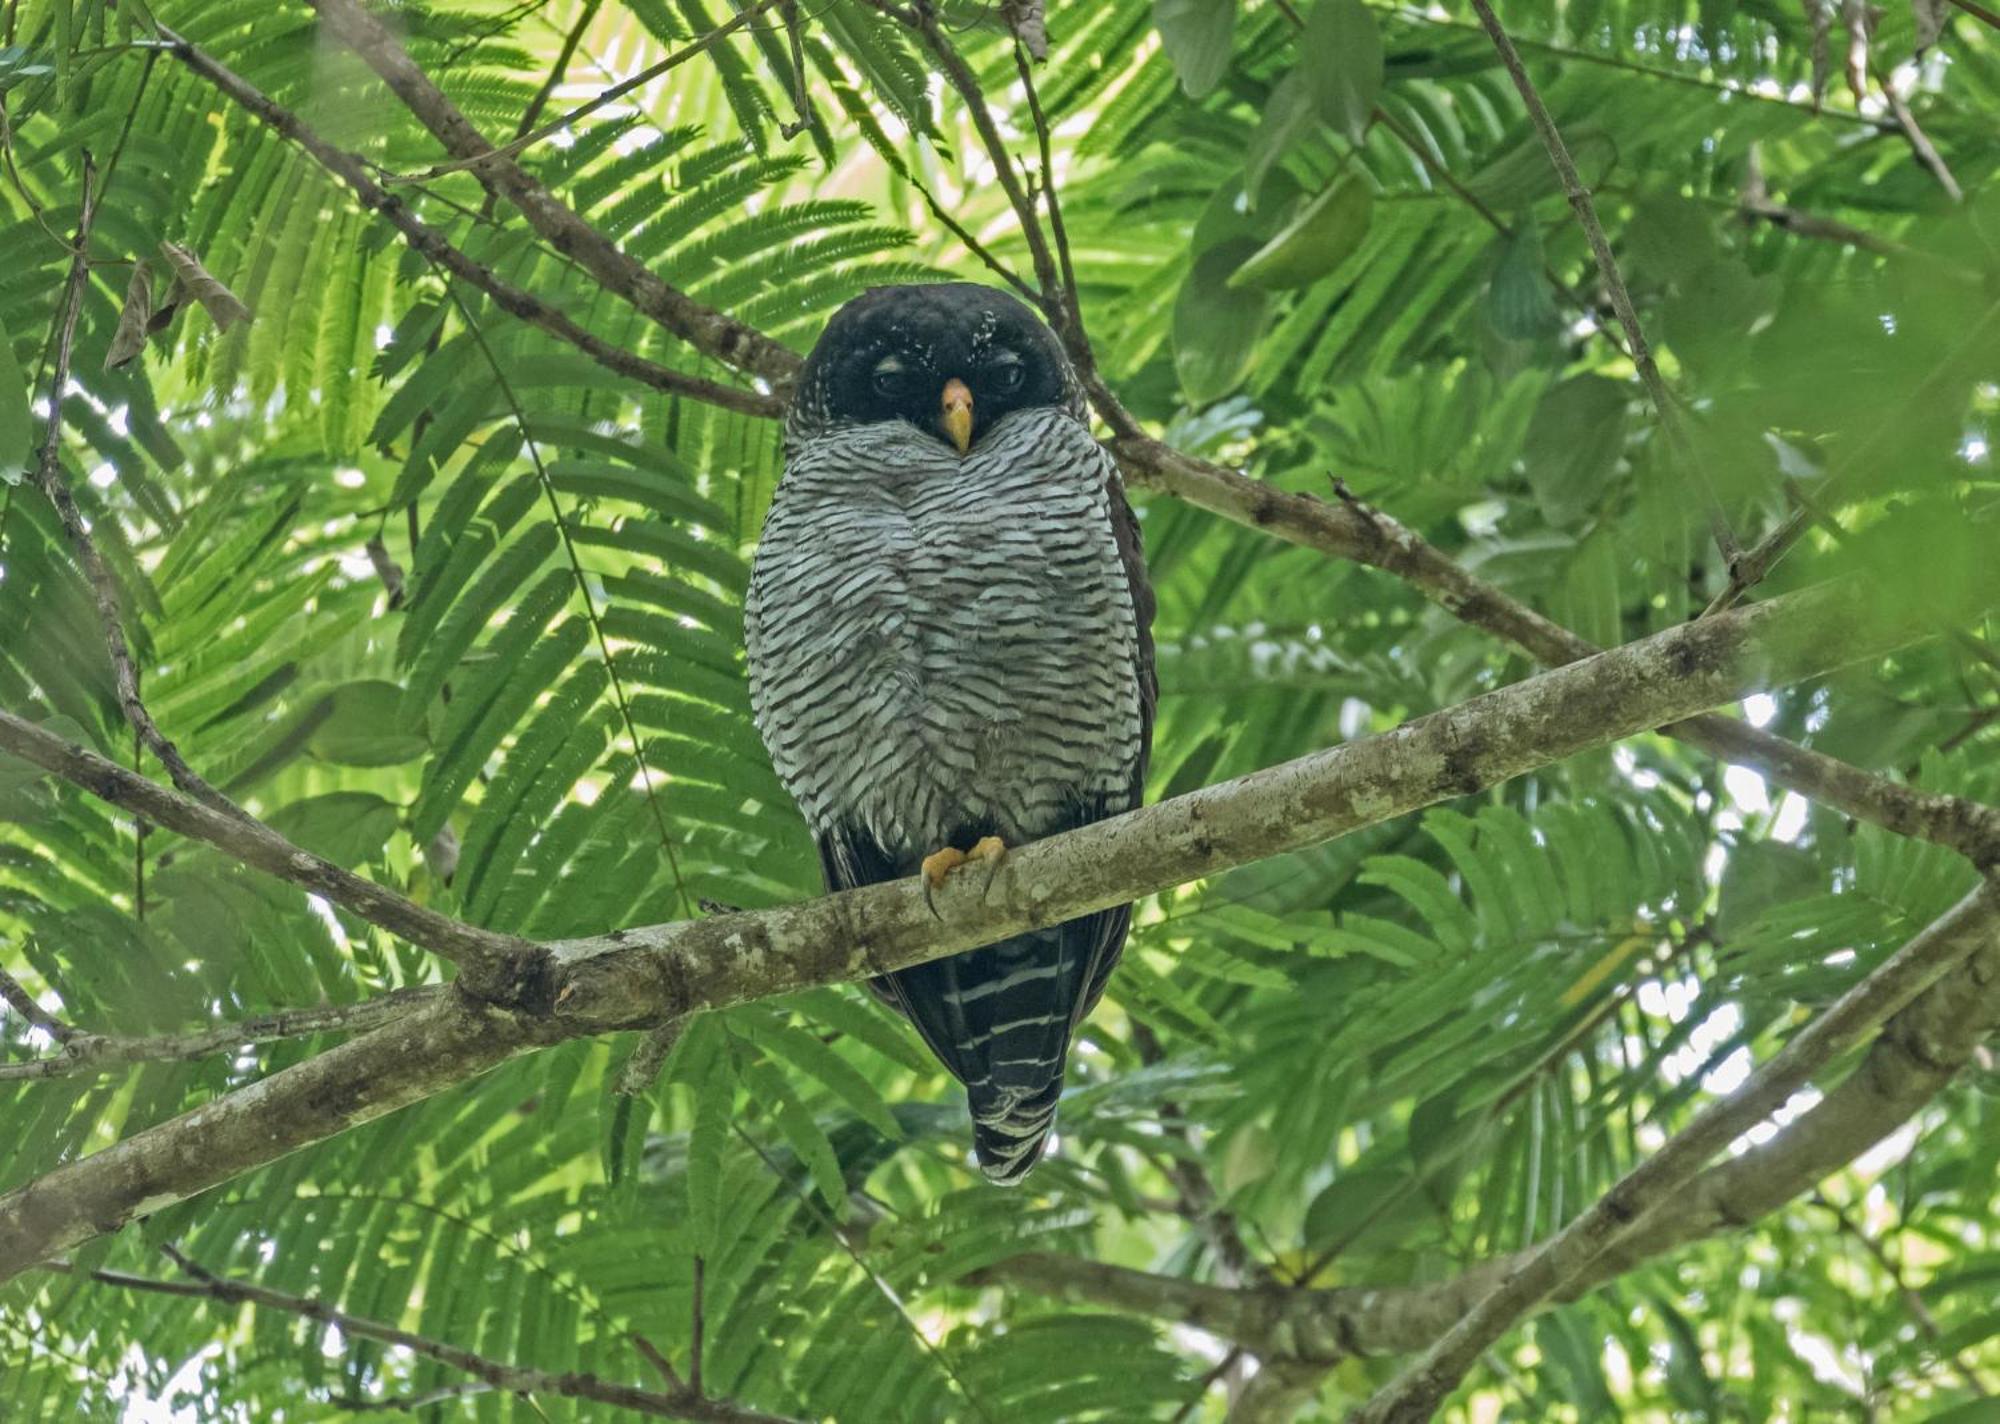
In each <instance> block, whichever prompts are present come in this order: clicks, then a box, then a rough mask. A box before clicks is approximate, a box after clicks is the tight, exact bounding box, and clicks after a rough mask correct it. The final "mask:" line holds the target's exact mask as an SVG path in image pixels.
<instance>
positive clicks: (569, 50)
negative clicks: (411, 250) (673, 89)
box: [387, 0, 783, 183]
mask: <svg viewBox="0 0 2000 1424" xmlns="http://www.w3.org/2000/svg"><path fill="white" fill-rule="evenodd" d="M781 3H783V0H755V3H754V4H752V5H749V6H746V7H745V8H744V9H741V10H738V11H737V12H736V13H735V14H734V15H732V16H730V17H729V18H728V19H727V20H724V21H723V22H722V23H721V24H719V25H717V26H716V27H715V28H714V29H712V30H710V31H709V32H708V33H707V34H705V35H702V36H701V37H700V38H698V39H694V40H691V41H689V42H688V43H687V44H685V45H682V46H681V47H680V48H679V49H677V50H675V51H674V52H673V53H672V54H670V55H668V56H667V57H666V58H664V59H662V60H659V61H658V62H656V63H653V64H649V65H647V66H646V67H645V68H644V69H642V70H640V71H639V72H638V73H637V74H634V75H633V76H632V77H631V78H629V79H621V80H619V81H618V82H617V83H616V84H613V85H611V86H610V87H608V88H607V89H605V90H604V91H603V92H602V93H600V94H598V95H597V96H596V97H595V98H592V99H590V100H589V101H588V102H586V103H582V104H578V105H577V106H576V107H575V108H574V109H571V110H570V111H569V112H567V113H565V114H563V115H562V116H561V117H559V118H555V119H551V120H550V121H549V122H548V123H546V124H543V125H542V126H541V127H540V128H533V127H531V126H532V125H533V124H534V122H535V120H536V119H537V118H538V117H539V116H540V112H541V106H542V105H544V104H546V103H547V102H548V99H549V96H550V95H551V94H552V93H553V92H554V91H555V87H556V85H557V84H558V83H560V82H561V79H562V72H563V69H564V67H565V66H566V64H567V62H568V58H569V56H570V55H572V54H574V53H575V52H576V44H577V41H578V40H579V39H580V38H581V36H582V33H583V25H584V22H583V21H579V22H578V24H577V26H576V28H575V29H574V30H572V31H571V32H570V35H569V37H568V38H567V39H566V40H565V41H564V44H563V53H562V54H561V55H560V56H558V59H557V63H556V65H555V68H554V69H553V70H552V71H551V73H550V75H549V82H548V84H547V85H546V86H544V88H543V89H542V91H541V92H540V93H538V94H537V95H536V96H535V100H536V102H535V103H533V104H531V105H529V108H528V112H527V113H526V114H525V115H524V116H523V126H524V129H525V130H526V131H524V132H523V133H521V134H520V135H519V136H517V137H515V138H512V139H509V140H508V141H507V142H506V143H504V144H502V145H501V146H500V147H498V148H496V149H494V150H493V151H492V152H491V153H490V154H479V155H476V156H474V157H471V158H461V159H458V160H456V161H455V162H452V163H438V164H434V165H432V166H431V167H429V168H426V169H425V170H424V171H423V172H421V173H395V174H390V175H387V181H388V182H391V183H427V182H429V181H431V180H432V179H433V178H442V177H444V176H445V174H447V173H457V172H460V171H461V170H464V169H467V168H476V167H478V166H479V165H480V164H482V163H486V162H489V161H491V160H492V159H494V158H518V157H520V156H521V154H522V153H524V152H525V151H527V150H528V149H530V148H533V147H534V146H535V145H536V144H538V143H540V142H541V141H542V140H543V139H545V138H551V137H553V136H554V135H556V134H559V133H561V132H562V131H563V130H564V129H567V128H573V127H575V125H576V124H577V123H578V122H579V121H580V120H583V119H587V118H589V117H590V116H591V115H592V114H594V113H596V112H597V111H598V110H600V109H604V108H608V107H609V106H611V105H612V104H615V103H617V102H618V101H619V100H620V99H622V98H624V97H625V96H626V95H627V94H630V93H632V92H633V91H634V90H637V89H643V88H645V87H646V86H647V85H648V84H651V83H652V82H653V81H654V80H655V79H658V78H659V77H660V76H661V75H663V74H667V73H669V72H671V71H673V70H675V69H678V68H680V67H681V65H683V64H685V63H687V61H689V60H690V59H693V58H694V57H695V56H696V55H699V54H705V53H707V52H708V50H709V49H710V48H711V47H712V46H714V45H715V44H716V43H717V42H718V41H721V40H725V39H727V38H729V36H731V35H733V34H735V33H736V32H737V31H738V30H740V29H742V28H743V27H744V26H745V25H747V24H749V23H750V22H751V21H752V20H754V19H756V18H757V17H758V16H759V15H761V14H763V13H764V12H765V11H766V10H770V9H774V8H775V7H776V6H778V5H779V4H781ZM594 13H595V12H594V11H589V12H586V16H585V18H586V20H587V19H589V18H591V17H593V16H594Z"/></svg>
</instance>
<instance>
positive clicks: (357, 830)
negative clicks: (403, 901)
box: [269, 699, 401, 867]
mask: <svg viewBox="0 0 2000 1424" xmlns="http://www.w3.org/2000/svg"><path fill="white" fill-rule="evenodd" d="M337 702H338V699H336V703H337ZM269 819H270V824H271V828H272V829H273V830H275V831H277V832H278V833H279V834H280V835H282V836H284V837H285V838H286V839H287V840H289V841H291V842H292V843H293V844H294V845H301V846H304V847H305V848H306V849H307V850H309V851H313V852H315V853H317V854H319V855H323V856H325V857H326V858H327V859H328V860H330V861H332V862H333V863H334V864H335V865H342V866H349V867H352V866H356V865H360V864H362V863H363V862H365V861H369V860H373V859H374V858H375V857H377V856H379V855H380V854H381V853H382V848H383V846H385V845H386V844H388V841H389V837H390V836H391V835H393V834H395V830H396V826H397V823H398V822H399V821H400V820H401V813H400V812H398V811H397V809H396V808H395V807H394V806H393V805H391V804H390V803H389V802H387V801H384V800H383V799H382V798H381V797H380V796H377V795H375V794H374V793H373V792H369V791H330V792H328V793H327V794H325V795H324V796H313V797H309V798H307V799H306V800H304V801H295V802H293V803H292V804H291V805H289V806H284V807H281V808H279V809H278V810H277V811H276V812H274V813H272V815H271V816H270V818H269Z"/></svg>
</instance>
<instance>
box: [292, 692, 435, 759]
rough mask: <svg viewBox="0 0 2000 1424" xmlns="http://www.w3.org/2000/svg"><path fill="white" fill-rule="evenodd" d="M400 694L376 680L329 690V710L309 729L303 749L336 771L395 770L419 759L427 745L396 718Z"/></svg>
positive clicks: (419, 735) (418, 735)
mask: <svg viewBox="0 0 2000 1424" xmlns="http://www.w3.org/2000/svg"><path fill="white" fill-rule="evenodd" d="M402 701H403V689H402V688H400V687H398V686H396V684H395V683H393V682H387V681H384V680H382V679H380V678H370V679H365V680H363V681H360V682H350V683H348V684H347V685H346V686H344V687H338V688H335V689H334V693H333V711H332V713H331V714H330V715H329V716H328V717H327V718H326V720H325V721H323V722H321V723H320V724H319V726H318V727H317V728H316V729H314V731H313V733H312V736H311V738H310V739H309V740H308V742H307V747H308V749H309V750H310V751H311V752H312V754H313V755H314V756H316V757H318V758H319V759H320V760H321V761H328V762H333V763H334V764H335V765H338V766H400V765H402V764H403V763H404V762H408V761H414V760H415V759H416V758H418V757H420V756H422V755H423V754H424V751H425V749H426V747H427V746H428V745H429V743H428V741H427V740H426V739H425V738H424V737H423V736H422V735H421V734H419V733H416V732H412V731H410V730H409V729H408V728H407V727H406V726H405V725H404V724H403V722H402V720H401V718H400V717H399V716H398V712H399V710H400V708H401V706H402Z"/></svg>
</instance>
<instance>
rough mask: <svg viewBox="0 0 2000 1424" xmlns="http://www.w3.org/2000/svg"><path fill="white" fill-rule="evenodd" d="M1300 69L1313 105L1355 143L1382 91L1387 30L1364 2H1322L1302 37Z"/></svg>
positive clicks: (1310, 15) (1365, 130)
mask: <svg viewBox="0 0 2000 1424" xmlns="http://www.w3.org/2000/svg"><path fill="white" fill-rule="evenodd" d="M1299 69H1300V72H1301V73H1303V74H1304V75H1305V76H1306V84H1307V86H1308V88H1309V89H1310V91H1311V94H1312V101H1313V107H1314V108H1315V109H1316V110H1318V112H1319V116H1320V118H1322V119H1324V120H1325V121H1326V122H1327V123H1329V124H1332V125H1333V126H1334V127H1335V128H1337V129H1339V130H1340V131H1341V132H1342V133H1344V134H1346V135H1347V136H1348V138H1350V139H1352V140H1353V141H1354V142H1355V143H1360V142H1361V141H1362V140H1363V139H1364V138H1366V137H1367V135H1368V125H1369V124H1370V123H1371V122H1372V121H1373V118H1374V114H1375V99H1376V96H1377V95H1379V94H1380V93H1381V92H1382V31H1381V28H1380V26H1379V25H1378V24H1377V23H1376V20H1375V16H1374V13H1373V12H1372V11H1370V10H1369V8H1368V7H1367V6H1366V5H1364V4H1362V3H1361V0H1316V3H1315V4H1314V5H1313V7H1312V9H1311V10H1310V11H1309V12H1308V13H1307V15H1306V25H1305V29H1304V31H1302V32H1301V33H1300V35H1299Z"/></svg>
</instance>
